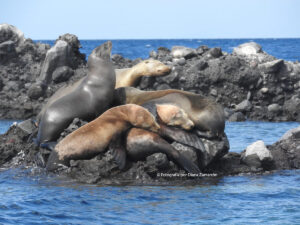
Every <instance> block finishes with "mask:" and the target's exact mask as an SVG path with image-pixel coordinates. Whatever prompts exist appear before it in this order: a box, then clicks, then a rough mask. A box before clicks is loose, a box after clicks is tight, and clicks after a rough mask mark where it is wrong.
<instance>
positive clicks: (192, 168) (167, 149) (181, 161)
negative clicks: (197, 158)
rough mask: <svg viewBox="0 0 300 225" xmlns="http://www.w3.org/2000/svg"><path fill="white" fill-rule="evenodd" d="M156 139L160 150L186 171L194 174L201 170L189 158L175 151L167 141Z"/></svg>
mask: <svg viewBox="0 0 300 225" xmlns="http://www.w3.org/2000/svg"><path fill="white" fill-rule="evenodd" d="M156 141H157V142H158V143H159V146H160V149H161V150H162V152H163V153H165V154H166V155H167V156H168V158H169V159H171V160H172V161H173V162H175V163H176V164H178V165H179V166H180V167H181V168H183V169H184V170H186V171H187V172H188V173H193V174H196V173H200V172H201V171H200V169H199V167H198V166H197V165H196V164H195V163H193V162H192V161H191V160H189V159H188V158H187V157H185V156H184V155H183V154H181V153H180V152H179V151H177V150H176V149H175V148H174V147H173V146H172V145H170V144H169V143H168V142H166V141H165V140H163V139H162V138H161V139H160V140H158V139H156Z"/></svg>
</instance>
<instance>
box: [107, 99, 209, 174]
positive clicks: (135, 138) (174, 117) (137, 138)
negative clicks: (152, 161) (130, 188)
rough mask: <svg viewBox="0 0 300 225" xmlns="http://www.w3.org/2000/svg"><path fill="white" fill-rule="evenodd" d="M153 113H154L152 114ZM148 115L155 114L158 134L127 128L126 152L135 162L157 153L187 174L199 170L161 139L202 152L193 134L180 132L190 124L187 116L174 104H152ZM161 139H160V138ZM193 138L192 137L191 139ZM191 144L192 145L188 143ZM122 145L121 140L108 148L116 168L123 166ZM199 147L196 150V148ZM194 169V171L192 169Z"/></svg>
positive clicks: (124, 154) (123, 152)
mask: <svg viewBox="0 0 300 225" xmlns="http://www.w3.org/2000/svg"><path fill="white" fill-rule="evenodd" d="M153 110H156V112H154V111H153ZM150 112H152V114H157V117H158V119H159V125H160V127H161V128H163V129H160V130H159V133H158V134H159V135H158V134H154V133H152V132H148V131H146V130H142V129H131V131H130V132H129V134H128V136H127V151H129V153H130V154H131V156H132V157H133V156H134V157H133V158H134V159H135V160H139V159H145V158H146V157H147V156H149V155H151V154H154V153H157V152H161V153H165V154H167V156H168V158H169V159H170V160H173V161H174V162H175V163H177V164H178V165H179V166H181V167H182V168H184V169H185V170H187V171H188V172H190V173H195V172H199V169H198V167H197V166H196V165H194V164H193V162H191V161H189V160H188V159H187V158H186V157H185V156H182V155H181V154H180V153H179V152H177V151H176V150H175V149H174V148H173V147H172V146H171V145H170V144H169V143H168V142H167V141H165V140H164V139H163V138H162V137H166V138H168V139H172V140H175V141H178V140H179V141H182V143H184V144H186V143H188V145H190V146H192V147H195V148H196V149H201V150H203V149H204V146H203V143H202V142H201V140H200V139H199V138H198V137H197V136H196V135H193V134H189V133H186V132H184V131H183V130H182V129H186V130H190V129H191V128H192V127H193V125H194V124H193V122H192V121H191V120H190V119H189V118H188V116H187V114H186V113H185V112H184V111H183V110H182V109H180V108H179V107H177V106H175V105H167V104H166V105H155V107H150ZM169 126H177V127H180V128H177V129H179V131H177V130H173V129H172V128H170V127H169ZM160 136H161V137H160ZM195 137H196V138H195ZM190 142H192V143H190ZM125 145H126V142H124V140H123V139H122V138H119V139H118V140H115V141H114V142H112V143H111V145H110V149H111V150H112V151H113V155H114V158H115V160H116V162H117V164H118V166H119V168H120V169H123V168H124V167H125V165H126V149H125ZM199 146H200V147H201V148H200V147H199ZM196 168H197V169H196Z"/></svg>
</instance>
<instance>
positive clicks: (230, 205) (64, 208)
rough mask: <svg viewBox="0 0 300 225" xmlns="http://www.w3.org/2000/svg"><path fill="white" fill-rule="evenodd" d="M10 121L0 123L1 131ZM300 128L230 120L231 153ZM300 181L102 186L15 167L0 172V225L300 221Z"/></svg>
mask: <svg viewBox="0 0 300 225" xmlns="http://www.w3.org/2000/svg"><path fill="white" fill-rule="evenodd" d="M12 123H13V121H8V120H5V121H3V120H2V121H0V133H4V132H5V131H6V130H7V129H8V127H9V126H10V124H12ZM299 125H300V123H297V122H280V123H272V122H253V121H247V122H231V123H227V124H226V133H227V135H228V138H229V142H230V145H231V150H230V151H236V152H240V151H242V150H243V149H245V148H246V147H247V145H248V144H251V143H252V142H254V141H256V140H259V139H261V140H263V141H264V142H265V143H266V144H272V143H274V142H276V141H277V140H278V139H279V138H280V137H281V136H282V135H283V134H284V133H285V132H286V131H288V130H289V129H292V128H295V127H298V126H299ZM0 171H1V170H0ZM299 184H300V170H294V171H278V172H275V173H271V174H267V175H260V176H258V175H248V176H246V175H245V176H228V177H222V178H203V179H201V180H200V182H199V184H197V185H196V186H145V187H143V186H136V187H135V186H129V187H103V186H102V187H101V186H94V185H83V184H77V183H75V182H71V181H66V180H65V179H63V178H60V177H55V176H53V175H52V176H51V175H47V174H46V173H41V172H40V170H39V169H10V170H3V171H2V172H0V199H1V201H0V224H133V223H136V224H245V223H246V224H280V225H281V224H300V185H299Z"/></svg>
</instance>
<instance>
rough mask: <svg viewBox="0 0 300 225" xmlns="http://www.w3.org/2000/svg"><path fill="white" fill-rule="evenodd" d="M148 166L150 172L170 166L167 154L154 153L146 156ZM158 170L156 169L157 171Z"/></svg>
mask: <svg viewBox="0 0 300 225" xmlns="http://www.w3.org/2000/svg"><path fill="white" fill-rule="evenodd" d="M146 165H147V167H148V168H151V167H152V170H153V171H152V172H154V171H156V168H157V169H158V170H160V169H167V168H168V167H169V166H170V163H169V160H168V158H167V156H166V155H165V154H163V153H154V154H152V155H150V156H148V157H147V158H146ZM157 172H158V171H157Z"/></svg>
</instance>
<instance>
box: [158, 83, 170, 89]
mask: <svg viewBox="0 0 300 225" xmlns="http://www.w3.org/2000/svg"><path fill="white" fill-rule="evenodd" d="M156 89H157V90H167V89H171V87H170V86H169V85H168V84H160V85H158V86H157V87H156Z"/></svg>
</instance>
